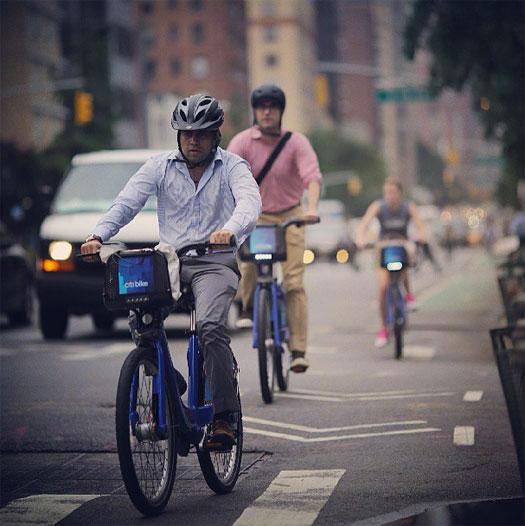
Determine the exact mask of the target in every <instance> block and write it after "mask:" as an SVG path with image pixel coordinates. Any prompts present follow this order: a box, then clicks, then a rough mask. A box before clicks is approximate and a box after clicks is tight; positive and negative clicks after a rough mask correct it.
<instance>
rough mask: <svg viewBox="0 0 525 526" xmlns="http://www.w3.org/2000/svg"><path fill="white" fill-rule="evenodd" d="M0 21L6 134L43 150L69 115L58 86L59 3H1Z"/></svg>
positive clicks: (1, 131) (0, 119) (1, 129)
mask: <svg viewBox="0 0 525 526" xmlns="http://www.w3.org/2000/svg"><path fill="white" fill-rule="evenodd" d="M0 24H1V29H0V32H1V45H0V53H1V61H0V62H1V65H0V82H1V92H0V96H1V98H0V101H1V110H0V123H1V126H0V138H1V140H2V141H8V142H13V143H14V144H15V145H16V146H18V147H19V148H21V149H35V150H37V151H40V150H43V149H45V148H46V147H47V146H48V145H49V144H50V143H51V142H52V141H53V139H54V138H55V136H56V135H57V134H58V133H59V132H60V131H61V130H62V129H63V126H64V121H65V119H66V116H67V111H66V108H65V107H64V106H63V105H62V104H61V102H60V101H59V100H58V99H57V97H56V89H55V81H56V80H57V79H59V78H60V77H61V72H62V64H63V61H62V52H61V43H60V24H61V10H60V8H59V4H58V1H54V0H50V1H48V2H38V1H33V0H20V1H3V2H0Z"/></svg>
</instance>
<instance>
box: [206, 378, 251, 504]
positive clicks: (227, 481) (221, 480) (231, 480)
mask: <svg viewBox="0 0 525 526" xmlns="http://www.w3.org/2000/svg"><path fill="white" fill-rule="evenodd" d="M235 382H236V385H237V400H238V401H239V414H238V415H237V421H236V422H235V425H234V427H235V445H234V446H232V449H231V451H209V450H207V449H201V448H200V447H198V446H197V457H198V459H199V464H200V466H201V471H202V474H203V475H204V480H205V481H206V484H208V487H209V488H210V489H212V490H213V491H215V493H219V494H224V493H230V492H231V491H232V490H233V488H234V487H235V484H236V482H237V479H238V478H239V474H240V472H241V459H242V443H243V434H242V410H241V409H240V408H241V396H240V392H239V382H238V370H237V369H236V371H235ZM209 431H210V430H209V429H207V432H209Z"/></svg>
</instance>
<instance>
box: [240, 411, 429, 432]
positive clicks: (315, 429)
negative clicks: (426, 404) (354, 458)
mask: <svg viewBox="0 0 525 526" xmlns="http://www.w3.org/2000/svg"><path fill="white" fill-rule="evenodd" d="M242 421H243V422H251V423H252V424H262V425H264V426H269V427H284V428H285V429H295V430H296V431H305V432H306V433H336V432H338V431H348V430H349V429H365V428H371V427H388V426H417V425H420V424H428V422H427V421H426V420H404V421H399V422H382V423H379V424H355V425H352V426H343V427H325V428H318V427H309V426H302V425H299V424H289V423H287V422H276V421H275V420H265V419H264V418H255V417H253V416H245V415H243V417H242Z"/></svg>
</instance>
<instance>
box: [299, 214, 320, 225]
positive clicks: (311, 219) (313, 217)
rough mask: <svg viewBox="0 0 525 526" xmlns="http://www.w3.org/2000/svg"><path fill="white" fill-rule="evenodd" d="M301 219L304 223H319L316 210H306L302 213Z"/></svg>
mask: <svg viewBox="0 0 525 526" xmlns="http://www.w3.org/2000/svg"><path fill="white" fill-rule="evenodd" d="M303 219H304V221H305V223H311V224H314V223H319V214H318V213H317V212H310V211H309V212H307V213H306V214H304V216H303Z"/></svg>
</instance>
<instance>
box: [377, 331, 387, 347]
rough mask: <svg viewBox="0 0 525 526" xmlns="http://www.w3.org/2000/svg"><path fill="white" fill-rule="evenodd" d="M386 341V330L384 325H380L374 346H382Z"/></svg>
mask: <svg viewBox="0 0 525 526" xmlns="http://www.w3.org/2000/svg"><path fill="white" fill-rule="evenodd" d="M387 343H388V330H387V329H386V327H381V329H379V332H378V333H377V336H376V339H375V342H374V345H375V346H376V347H384V346H385V345H386V344H387Z"/></svg>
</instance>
